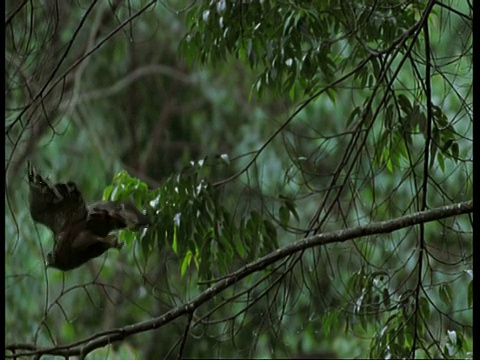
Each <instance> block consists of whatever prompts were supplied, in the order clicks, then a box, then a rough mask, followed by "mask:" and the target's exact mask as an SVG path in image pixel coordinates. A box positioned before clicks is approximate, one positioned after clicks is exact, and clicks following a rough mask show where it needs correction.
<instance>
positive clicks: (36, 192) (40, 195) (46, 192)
mask: <svg viewBox="0 0 480 360" xmlns="http://www.w3.org/2000/svg"><path fill="white" fill-rule="evenodd" d="M27 167H28V169H27V170H28V184H29V187H30V194H29V203H30V214H31V215H32V218H33V220H35V221H36V222H39V223H40V224H43V225H45V226H47V227H49V228H50V229H51V230H52V231H53V233H54V235H55V238H56V236H57V235H58V234H59V233H60V232H62V231H65V230H67V229H68V228H69V227H70V226H72V225H73V224H75V223H78V222H79V221H82V220H86V218H87V215H88V211H87V208H86V206H85V202H84V200H83V197H82V194H81V193H80V191H79V190H78V189H77V186H76V185H75V183H73V182H71V181H70V182H67V183H57V184H54V185H52V184H50V183H49V182H48V180H46V179H44V178H43V177H42V176H40V175H39V174H37V173H36V172H35V169H34V168H33V166H32V165H31V164H30V162H28V164H27Z"/></svg>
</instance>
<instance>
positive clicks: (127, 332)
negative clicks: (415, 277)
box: [5, 200, 473, 358]
mask: <svg viewBox="0 0 480 360" xmlns="http://www.w3.org/2000/svg"><path fill="white" fill-rule="evenodd" d="M472 212H473V200H471V201H465V202H461V203H456V204H452V205H447V206H443V207H439V208H435V209H432V210H425V211H419V212H416V213H413V214H410V215H405V216H402V217H399V218H396V219H392V220H387V221H381V222H376V223H373V224H370V225H365V226H359V227H355V228H352V229H343V230H339V231H333V232H329V233H324V234H318V235H314V236H310V237H307V238H304V239H302V240H298V241H296V242H294V243H292V244H289V245H287V246H284V247H282V248H280V249H277V250H275V251H274V252H272V253H270V254H268V255H266V256H264V257H261V258H260V259H258V260H256V261H254V262H251V263H250V264H247V265H245V266H244V267H242V268H241V269H239V270H237V271H235V272H233V273H231V274H230V275H229V276H227V277H226V278H224V279H222V280H220V281H219V282H218V283H217V284H216V285H214V286H211V287H209V288H208V289H206V290H205V291H204V292H202V293H201V294H200V295H198V296H197V297H196V298H194V299H193V300H191V301H190V302H189V303H187V304H184V305H182V306H178V307H176V308H173V309H171V310H170V311H168V312H166V313H165V314H163V315H162V316H159V317H155V318H153V319H149V320H146V321H143V322H139V323H136V324H132V325H127V326H124V327H122V328H118V329H113V330H109V331H106V332H101V333H97V334H95V335H92V336H90V337H89V338H86V339H83V340H80V341H78V342H76V343H71V344H69V345H63V346H57V347H50V348H40V347H36V346H35V345H31V344H11V345H8V346H6V350H7V351H10V352H12V353H13V354H8V355H6V356H5V357H6V358H18V357H19V356H35V355H43V354H51V355H62V356H75V355H76V356H81V357H83V356H86V355H87V354H88V353H89V352H91V351H93V350H95V349H98V348H101V347H103V346H106V345H109V344H111V343H113V342H115V341H119V340H123V339H125V338H127V337H129V336H132V335H135V334H138V333H142V332H145V331H149V330H154V329H158V328H160V327H162V326H164V325H166V324H168V323H170V322H171V321H173V320H175V319H176V318H178V317H180V316H183V315H187V316H191V314H193V312H194V311H195V310H196V309H198V308H199V307H200V306H202V305H203V304H205V303H206V302H208V301H209V300H211V299H212V298H213V297H215V296H216V295H218V294H219V293H221V292H222V291H224V290H226V289H227V288H229V287H230V286H232V285H233V284H236V283H238V282H239V281H240V280H242V279H244V278H245V277H247V276H248V275H250V274H252V273H254V272H256V271H259V270H262V269H265V268H266V267H267V266H269V265H271V264H273V263H275V262H276V261H278V260H281V259H283V258H285V257H287V256H289V255H291V254H294V253H297V252H300V251H303V250H306V249H309V248H312V247H316V246H322V245H326V244H331V243H339V242H345V241H347V240H353V239H357V238H361V237H363V236H369V235H377V234H386V233H391V232H393V231H396V230H400V229H404V228H408V227H411V226H415V225H419V224H423V223H427V222H431V221H436V220H441V219H445V218H449V217H453V216H457V215H462V214H469V213H472ZM22 350H23V351H24V352H23V353H16V354H15V352H17V351H22Z"/></svg>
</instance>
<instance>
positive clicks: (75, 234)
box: [27, 162, 149, 271]
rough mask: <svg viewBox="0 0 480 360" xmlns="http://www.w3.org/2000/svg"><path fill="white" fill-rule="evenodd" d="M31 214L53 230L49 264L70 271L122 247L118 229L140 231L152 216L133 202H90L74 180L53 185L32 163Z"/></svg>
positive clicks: (30, 182) (30, 180) (29, 175)
mask: <svg viewBox="0 0 480 360" xmlns="http://www.w3.org/2000/svg"><path fill="white" fill-rule="evenodd" d="M27 171H28V184H29V188H30V194H29V205H30V214H31V216H32V218H33V220H34V221H36V222H38V223H40V224H43V225H45V226H47V227H48V228H50V230H52V232H53V240H54V246H53V250H52V251H50V252H49V253H48V254H47V259H46V265H47V267H53V268H56V269H59V270H62V271H69V270H72V269H75V268H78V267H79V266H81V265H83V264H85V263H86V262H87V261H89V260H91V259H93V258H96V257H98V256H100V255H102V254H103V253H105V252H106V251H107V250H108V249H110V248H116V249H120V248H121V247H122V245H123V244H122V243H121V242H120V241H119V240H118V238H117V237H116V236H115V235H112V234H110V233H111V232H112V231H114V230H118V229H124V228H128V229H130V230H136V231H138V230H140V229H141V228H143V227H145V226H147V225H148V224H149V219H148V217H147V216H146V215H144V214H142V213H141V212H140V211H139V210H138V209H137V207H136V206H135V205H134V204H133V203H132V202H130V201H125V202H122V201H99V202H96V203H93V204H91V205H88V206H87V205H86V204H85V201H84V200H83V197H82V194H81V193H80V191H79V190H78V188H77V186H76V185H75V183H74V182H72V181H69V182H67V183H56V184H50V183H49V182H48V180H46V179H45V178H43V177H42V176H40V175H39V174H38V173H36V171H35V169H34V168H33V166H32V165H31V164H30V162H28V164H27Z"/></svg>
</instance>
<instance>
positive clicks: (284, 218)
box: [278, 206, 290, 229]
mask: <svg viewBox="0 0 480 360" xmlns="http://www.w3.org/2000/svg"><path fill="white" fill-rule="evenodd" d="M278 211H279V216H280V225H282V227H283V228H284V229H285V228H286V227H287V226H288V221H289V220H290V210H288V209H287V207H286V206H281V207H280V209H278Z"/></svg>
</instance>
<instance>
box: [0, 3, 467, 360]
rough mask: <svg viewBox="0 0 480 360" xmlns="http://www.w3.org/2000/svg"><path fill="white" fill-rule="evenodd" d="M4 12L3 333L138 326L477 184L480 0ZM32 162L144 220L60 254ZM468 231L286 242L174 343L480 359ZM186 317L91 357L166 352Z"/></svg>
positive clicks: (460, 223)
mask: <svg viewBox="0 0 480 360" xmlns="http://www.w3.org/2000/svg"><path fill="white" fill-rule="evenodd" d="M425 14H428V17H427V16H426V15H425ZM5 19H6V20H5V21H6V65H5V71H6V72H5V73H6V85H5V101H6V110H5V140H6V141H5V143H6V145H5V149H6V157H5V160H6V162H5V176H6V192H5V199H6V203H5V209H6V227H5V239H6V241H5V262H6V264H5V265H6V267H5V269H6V273H5V285H6V294H5V310H6V323H5V329H6V332H5V341H6V344H7V345H9V344H14V343H29V344H35V345H37V346H43V347H47V346H56V345H63V344H68V343H73V342H75V341H78V340H80V339H84V338H86V337H89V336H91V335H92V334H97V333H100V332H102V331H107V330H110V329H114V328H117V327H123V326H126V325H129V324H133V323H138V322H141V321H144V320H147V319H150V318H153V317H156V316H160V315H161V314H163V313H165V312H166V311H168V310H170V309H172V308H174V307H176V306H181V305H182V304H184V303H186V302H188V301H189V300H191V299H192V298H194V297H195V296H197V295H198V294H200V293H201V292H202V291H203V290H205V289H206V288H207V287H208V286H209V285H211V284H214V283H215V282H216V281H217V280H218V279H220V278H222V277H224V276H226V275H228V274H229V273H230V272H232V271H234V270H236V269H239V268H241V267H242V266H244V265H245V264H247V263H249V262H251V261H253V260H255V259H258V258H259V257H261V256H263V255H266V254H268V253H269V252H271V251H274V249H276V248H278V247H280V246H283V245H286V244H289V243H292V242H293V241H295V240H298V239H301V238H302V237H304V236H308V235H313V234H317V233H321V232H326V231H333V230H340V229H343V228H351V227H355V226H359V225H365V224H369V223H371V222H374V221H382V220H387V219H393V218H396V217H399V216H402V215H405V214H408V213H412V212H415V211H419V210H424V209H432V208H435V207H438V206H442V205H446V204H451V203H456V202H460V201H465V200H469V199H472V170H473V167H472V158H473V155H472V123H473V114H472V103H473V101H472V100H473V96H472V31H471V25H472V5H471V3H470V2H456V1H445V2H434V1H398V0H389V1H384V2H381V4H378V3H377V2H375V1H369V0H365V1H360V2H358V1H343V2H340V3H337V2H331V1H326V0H318V1H310V2H305V1H300V2H286V1H274V0H266V1H260V2H255V1H253V2H250V1H244V2H241V1H226V0H220V1H205V2H202V1H199V2H189V1H179V2H157V1H151V2H147V1H123V0H112V1H108V2H102V1H91V2H87V1H83V0H82V1H76V2H60V1H52V2H33V1H24V2H19V3H18V2H14V1H7V2H6V15H5ZM422 19H427V20H426V21H423V20H422ZM426 24H428V29H426ZM426 48H428V49H429V52H427V51H426V50H425V49H426ZM427 64H429V65H427ZM26 160H30V161H32V163H34V164H35V166H36V168H37V169H38V170H39V172H40V173H41V174H43V175H45V176H48V177H49V179H50V180H52V181H68V180H72V181H75V182H76V183H77V185H78V187H79V188H80V189H81V191H82V193H83V196H84V197H85V199H86V201H87V202H92V201H96V200H98V199H99V198H100V197H102V196H103V197H104V199H109V198H110V199H119V198H127V197H129V198H133V199H134V200H135V202H136V203H137V205H139V206H141V207H142V208H143V209H144V210H145V211H146V212H147V213H148V214H149V216H151V218H152V219H153V224H152V226H150V227H149V228H148V229H147V230H146V231H145V232H143V233H141V234H133V233H130V232H128V231H124V232H122V233H121V234H120V236H121V238H122V239H123V240H124V241H125V242H126V246H125V247H124V248H123V249H122V251H120V252H117V251H109V252H108V253H107V254H106V255H105V256H102V257H100V258H98V259H95V260H92V261H90V262H89V263H88V264H86V265H85V266H83V267H81V268H80V269H78V270H75V271H72V272H69V273H65V274H63V273H61V272H58V271H54V270H52V271H50V270H49V271H48V272H47V271H46V270H45V269H44V265H43V264H44V257H45V254H46V252H48V251H49V250H50V249H51V247H52V245H53V244H52V243H53V242H52V239H51V234H50V233H49V232H48V230H47V229H45V228H44V227H42V226H41V225H38V224H35V223H34V222H33V220H32V219H31V217H30V215H29V213H28V206H27V203H28V186H27V181H26V170H25V169H26ZM471 240H472V221H471V218H469V217H468V216H461V217H455V218H448V219H445V220H442V221H438V222H433V223H429V224H426V225H425V226H416V227H412V228H406V229H403V230H401V231H397V232H395V233H392V234H382V235H381V236H374V237H367V238H362V239H356V240H354V241H349V242H346V243H339V244H329V245H328V246H325V247H322V248H314V249H310V250H308V251H305V252H301V253H297V254H292V255H291V256H289V257H287V258H285V259H283V260H281V261H279V262H277V263H276V264H274V265H272V266H270V267H268V268H266V269H264V270H263V271H261V272H257V273H255V274H252V275H250V276H249V277H247V278H246V279H244V280H242V281H241V282H238V283H235V284H234V285H233V286H232V287H230V288H229V289H228V290H227V291H224V292H222V293H221V294H220V295H218V296H216V297H215V298H214V299H213V300H212V301H210V302H208V303H206V304H204V305H203V306H202V307H201V308H200V309H199V310H197V311H196V312H195V315H194V317H193V322H192V326H191V328H190V332H191V333H190V336H189V337H188V339H187V342H186V345H185V348H184V350H183V355H184V356H185V357H188V358H209V357H240V358H253V357H260V358H282V357H283V358H284V357H291V358H295V357H301V356H313V357H317V358H318V357H326V358H331V357H338V358H353V357H361V358H362V357H367V356H370V357H374V358H377V357H387V358H398V357H413V356H414V355H415V357H421V358H427V357H434V358H435V357H436V358H438V357H442V358H447V357H452V358H465V357H473V354H472V308H473V305H472V302H473V301H472V292H473V289H472V241H471ZM420 249H422V250H423V251H422V253H423V254H422V253H420V252H419V250H420ZM186 325H187V319H184V318H180V319H177V320H176V321H173V322H171V323H168V324H167V325H166V326H163V327H161V328H159V329H156V330H154V331H148V332H144V333H142V334H139V335H135V336H131V337H128V338H127V339H125V340H124V341H122V342H121V343H115V344H112V345H111V346H108V347H106V348H103V349H99V350H96V351H94V352H93V353H92V354H91V358H93V359H96V358H99V359H105V358H108V359H117V358H118V359H131V358H135V357H136V358H144V359H158V358H163V357H166V358H169V357H170V356H173V355H175V354H176V353H177V352H178V351H179V346H180V345H179V344H180V341H181V339H182V336H183V334H184V331H185V326H186ZM412 348H415V352H414V353H412ZM7 354H9V353H8V352H7ZM89 358H90V356H89Z"/></svg>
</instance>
